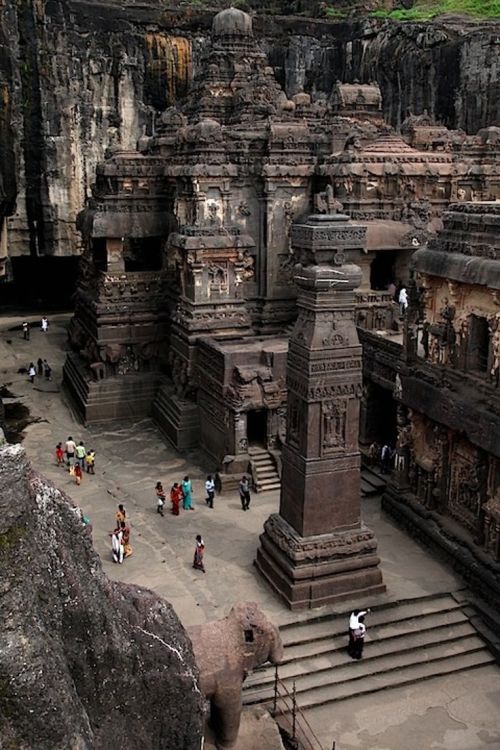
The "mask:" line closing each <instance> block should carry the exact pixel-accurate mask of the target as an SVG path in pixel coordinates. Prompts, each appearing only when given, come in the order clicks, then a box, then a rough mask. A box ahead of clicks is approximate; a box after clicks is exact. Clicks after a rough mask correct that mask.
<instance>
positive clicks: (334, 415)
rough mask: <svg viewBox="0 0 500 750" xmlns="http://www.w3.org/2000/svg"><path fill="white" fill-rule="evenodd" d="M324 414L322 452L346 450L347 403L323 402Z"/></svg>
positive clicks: (322, 411) (322, 409)
mask: <svg viewBox="0 0 500 750" xmlns="http://www.w3.org/2000/svg"><path fill="white" fill-rule="evenodd" d="M321 413H322V436H323V443H322V450H323V453H330V452H334V451H337V450H343V449H344V448H345V428H346V414H347V402H346V401H323V402H322V404H321Z"/></svg>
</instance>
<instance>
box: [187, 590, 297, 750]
mask: <svg viewBox="0 0 500 750" xmlns="http://www.w3.org/2000/svg"><path fill="white" fill-rule="evenodd" d="M187 631H188V634H189V637H190V638H191V643H192V644H193V651H194V656H195V660H196V664H197V666H198V669H199V670H200V688H201V690H202V692H203V693H204V694H205V696H206V697H207V698H208V699H209V700H210V712H211V718H212V723H213V726H214V729H215V732H216V742H217V747H218V748H220V749H221V750H228V749H229V748H232V747H234V745H235V743H236V740H237V738H238V730H239V726H240V718H241V687H242V684H243V681H244V679H245V677H246V676H247V674H248V672H249V671H250V670H251V669H254V668H255V667H258V666H260V665H261V664H265V663H266V662H267V661H270V662H272V663H273V664H278V663H279V662H280V661H281V659H282V658H283V644H282V643H281V637H280V634H279V630H278V628H277V627H276V626H275V625H273V623H272V622H271V621H270V620H268V618H267V617H266V615H265V614H264V612H263V611H262V610H261V609H260V607H259V606H258V605H257V604H255V602H239V603H238V604H235V605H234V606H233V607H232V608H231V610H230V612H229V614H228V615H227V616H226V617H224V618H223V619H222V620H216V621H214V622H208V623H206V624H205V625H193V626H192V627H190V628H188V629H187Z"/></svg>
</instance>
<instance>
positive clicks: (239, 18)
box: [212, 8, 253, 37]
mask: <svg viewBox="0 0 500 750" xmlns="http://www.w3.org/2000/svg"><path fill="white" fill-rule="evenodd" d="M212 35H213V36H214V37H221V36H233V37H252V36H253V29H252V19H251V18H250V16H249V15H248V13H244V12H243V11H242V10H239V9H238V8H227V9H226V10H222V11H221V12H220V13H217V15H216V16H215V17H214V20H213V22H212Z"/></svg>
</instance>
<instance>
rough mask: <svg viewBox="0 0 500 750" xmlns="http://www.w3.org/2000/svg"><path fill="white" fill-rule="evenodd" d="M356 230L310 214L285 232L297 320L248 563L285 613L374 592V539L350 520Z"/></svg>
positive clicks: (356, 366) (354, 508) (355, 507)
mask: <svg viewBox="0 0 500 750" xmlns="http://www.w3.org/2000/svg"><path fill="white" fill-rule="evenodd" d="M365 241H366V228H365V227H362V226H358V225H354V224H351V223H350V221H349V219H348V217H347V216H344V215H341V214H336V215H331V216H328V215H322V216H311V217H309V219H307V221H306V222H304V223H303V224H298V225H295V226H294V227H293V228H292V246H293V249H294V253H295V255H296V257H297V260H298V261H299V263H300V266H299V267H298V268H299V270H298V272H297V275H296V276H295V283H296V284H297V287H298V292H299V294H298V301H297V305H298V308H299V315H298V319H297V322H296V325H295V329H294V331H293V334H292V337H291V341H290V348H289V352H288V361H287V388H288V412H287V437H286V444H285V446H284V449H283V457H282V458H283V475H282V487H281V500H280V512H279V513H275V514H273V515H271V516H270V517H269V518H268V520H267V521H266V523H265V526H264V533H263V534H262V535H261V547H260V549H259V550H258V553H257V559H256V565H257V567H258V568H259V570H260V571H261V572H262V574H263V575H264V577H265V578H266V579H267V580H268V581H269V583H270V584H271V585H272V586H273V587H274V589H275V590H276V591H277V592H278V593H279V594H280V595H281V596H282V597H283V598H284V599H285V601H286V602H287V603H288V605H289V606H290V608H291V609H299V608H307V607H317V606H321V605H323V604H327V603H329V602H333V601H337V600H339V599H346V598H349V597H352V596H355V595H357V594H359V595H362V596H366V595H367V594H373V593H376V592H380V591H383V590H384V589H385V586H384V585H383V583H382V575H381V573H380V571H379V569H378V564H379V558H378V557H377V554H376V549H377V542H376V539H375V537H374V536H373V533H372V532H371V531H370V530H369V529H368V528H367V527H366V526H365V525H364V524H363V522H362V520H361V514H360V455H359V449H358V427H359V403H360V399H361V396H362V376H361V346H360V344H359V340H358V335H357V330H356V325H355V321H354V290H355V289H356V287H357V286H358V285H359V283H360V280H361V271H360V269H359V267H358V266H356V265H355V264H354V263H353V262H352V261H353V259H355V258H356V257H357V255H358V254H359V251H360V250H361V249H362V247H363V246H364V243H365Z"/></svg>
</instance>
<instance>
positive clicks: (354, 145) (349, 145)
mask: <svg viewBox="0 0 500 750" xmlns="http://www.w3.org/2000/svg"><path fill="white" fill-rule="evenodd" d="M360 148H361V141H360V140H359V136H358V134H357V133H356V132H351V133H349V135H348V136H347V138H346V139H345V141H344V148H343V151H356V150H359V149H360Z"/></svg>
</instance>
